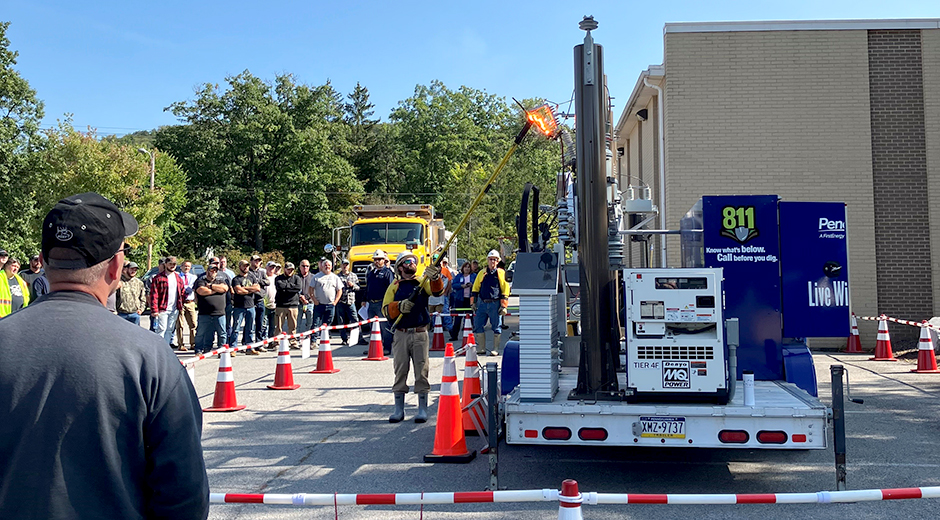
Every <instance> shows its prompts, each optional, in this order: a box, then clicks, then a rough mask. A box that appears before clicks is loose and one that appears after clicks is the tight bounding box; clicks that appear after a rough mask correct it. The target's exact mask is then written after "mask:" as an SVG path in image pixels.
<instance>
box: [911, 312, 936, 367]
mask: <svg viewBox="0 0 940 520" xmlns="http://www.w3.org/2000/svg"><path fill="white" fill-rule="evenodd" d="M924 323H925V324H926V323H927V322H926V321H925V322H924ZM911 372H916V373H918V374H940V370H937V356H936V354H934V351H933V341H932V340H931V339H930V331H929V330H927V327H921V329H920V341H919V342H918V348H917V368H916V369H914V370H911Z"/></svg>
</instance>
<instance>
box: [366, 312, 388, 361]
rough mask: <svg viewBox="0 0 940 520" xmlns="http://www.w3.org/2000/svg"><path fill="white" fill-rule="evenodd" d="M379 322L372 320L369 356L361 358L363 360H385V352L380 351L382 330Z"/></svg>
mask: <svg viewBox="0 0 940 520" xmlns="http://www.w3.org/2000/svg"><path fill="white" fill-rule="evenodd" d="M381 325H382V324H381V323H379V322H377V321H376V322H372V334H370V335H369V357H364V358H362V360H363V361H385V360H386V359H388V358H387V357H385V353H384V352H383V351H382V332H381V330H382V329H381V328H380V326H381Z"/></svg>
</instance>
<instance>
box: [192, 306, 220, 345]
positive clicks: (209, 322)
mask: <svg viewBox="0 0 940 520" xmlns="http://www.w3.org/2000/svg"><path fill="white" fill-rule="evenodd" d="M215 337H218V343H217V346H219V347H221V346H222V345H224V344H225V315H222V316H209V315H208V314H200V315H199V321H198V323H197V324H196V347H195V351H196V353H197V354H198V353H200V352H208V351H210V350H212V339H213V338H215Z"/></svg>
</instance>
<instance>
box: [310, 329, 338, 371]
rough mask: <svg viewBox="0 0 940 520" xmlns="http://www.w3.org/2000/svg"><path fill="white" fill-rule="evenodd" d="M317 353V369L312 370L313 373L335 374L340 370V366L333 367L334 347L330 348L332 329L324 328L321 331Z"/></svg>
mask: <svg viewBox="0 0 940 520" xmlns="http://www.w3.org/2000/svg"><path fill="white" fill-rule="evenodd" d="M318 350H319V352H318V353H317V369H316V370H311V371H310V373H311V374H335V373H337V372H339V369H338V368H333V349H331V348H330V331H329V330H327V329H326V327H324V328H323V330H322V331H321V332H320V348H319V349H318Z"/></svg>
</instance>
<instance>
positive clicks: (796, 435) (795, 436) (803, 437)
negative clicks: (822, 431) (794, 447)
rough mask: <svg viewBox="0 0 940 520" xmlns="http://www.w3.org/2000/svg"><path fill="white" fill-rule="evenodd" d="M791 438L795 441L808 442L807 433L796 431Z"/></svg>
mask: <svg viewBox="0 0 940 520" xmlns="http://www.w3.org/2000/svg"><path fill="white" fill-rule="evenodd" d="M790 440H792V441H793V442H806V435H804V434H802V433H794V434H793V437H790Z"/></svg>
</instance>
